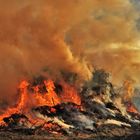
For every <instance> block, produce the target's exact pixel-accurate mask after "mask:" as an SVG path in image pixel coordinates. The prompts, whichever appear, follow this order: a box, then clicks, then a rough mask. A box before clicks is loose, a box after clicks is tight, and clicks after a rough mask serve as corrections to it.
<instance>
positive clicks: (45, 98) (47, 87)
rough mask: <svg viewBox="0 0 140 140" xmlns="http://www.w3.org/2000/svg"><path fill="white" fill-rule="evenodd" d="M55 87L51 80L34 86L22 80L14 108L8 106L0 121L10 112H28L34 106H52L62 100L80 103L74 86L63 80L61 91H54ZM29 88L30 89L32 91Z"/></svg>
mask: <svg viewBox="0 0 140 140" xmlns="http://www.w3.org/2000/svg"><path fill="white" fill-rule="evenodd" d="M42 87H44V90H43V91H41V90H40V89H41V88H42ZM55 88H56V87H55V85H54V82H53V81H52V80H47V81H46V80H44V81H43V82H42V83H41V84H38V85H36V86H32V84H30V83H28V82H27V81H22V82H21V83H20V85H19V91H20V98H19V101H18V104H17V106H16V107H14V108H8V109H7V111H6V112H5V113H4V114H3V115H1V116H0V121H2V119H3V118H5V117H8V116H10V115H11V114H15V113H26V114H28V113H29V112H30V111H31V109H32V108H33V107H36V106H43V105H47V106H51V107H53V106H55V105H57V104H60V103H63V102H72V103H75V104H78V105H80V104H81V101H80V97H79V96H78V93H77V92H76V90H75V88H74V87H72V86H69V85H67V84H66V83H64V82H63V83H62V88H63V91H61V93H59V95H58V93H57V92H56V91H55ZM30 89H32V91H31V90H30ZM53 111H55V110H54V109H53V108H52V112H53ZM30 116H31V115H30Z"/></svg>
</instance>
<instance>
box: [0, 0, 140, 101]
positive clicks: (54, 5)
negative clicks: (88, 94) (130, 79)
mask: <svg viewBox="0 0 140 140" xmlns="http://www.w3.org/2000/svg"><path fill="white" fill-rule="evenodd" d="M0 7H1V8H0V48H1V51H0V64H1V65H0V78H1V80H0V85H1V86H0V100H3V99H5V98H6V100H8V101H10V100H13V98H14V97H15V96H16V87H17V85H18V82H19V81H20V80H22V79H24V78H26V77H28V78H29V77H32V76H33V75H35V74H37V73H40V72H42V70H43V69H45V68H46V69H47V68H49V70H50V71H51V73H53V74H54V75H55V74H58V73H59V72H60V71H61V70H66V71H68V72H75V73H77V74H78V76H79V77H80V79H81V80H88V79H90V78H91V75H92V70H93V69H92V67H94V66H97V67H99V66H100V67H103V68H105V69H107V70H109V71H111V72H112V73H113V74H114V75H118V76H117V78H118V77H119V75H120V79H121V78H122V77H123V74H124V73H125V74H126V75H132V76H134V77H137V76H136V75H137V74H138V73H139V71H138V70H137V67H138V66H139V61H138V62H136V60H135V59H134V57H135V56H136V55H137V56H138V55H139V52H138V51H139V50H138V51H135V50H134V48H136V47H137V45H138V44H137V42H138V36H139V35H138V32H137V28H136V20H137V14H136V12H135V9H134V8H133V5H132V4H131V3H130V2H129V1H128V0H125V1H122V0H113V1H112V0H106V1H104V0H94V1H93V0H86V1H84V0H70V1H66V0H55V1H52V0H39V1H37V0H12V1H11V0H5V1H0ZM137 60H139V58H137ZM132 70H133V72H132ZM122 79H123V78H122ZM7 97H8V98H7Z"/></svg>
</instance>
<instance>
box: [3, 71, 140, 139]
mask: <svg viewBox="0 0 140 140" xmlns="http://www.w3.org/2000/svg"><path fill="white" fill-rule="evenodd" d="M109 78H110V74H108V73H107V72H105V71H104V70H96V71H95V72H94V77H93V79H92V80H91V81H90V82H87V83H85V84H84V85H83V86H82V87H81V89H80V88H79V89H78V88H77V87H75V86H74V84H73V83H70V82H66V80H63V81H60V80H59V81H53V80H50V79H47V78H45V77H41V76H40V77H39V78H36V79H34V80H33V81H22V82H21V83H20V85H19V87H18V94H19V99H18V102H17V104H16V105H15V106H14V107H10V108H8V109H7V110H6V111H4V112H3V114H1V116H0V133H4V132H8V133H10V134H11V133H12V134H13V133H14V134H15V133H16V134H17V133H18V134H19V133H20V134H22V135H26V136H33V135H36V136H41V135H43V136H44V137H45V136H46V137H47V136H50V135H51V136H54V137H57V136H58V137H60V138H62V137H67V136H70V137H71V138H72V137H75V136H76V137H78V138H80V137H82V138H85V139H87V138H95V139H96V138H97V139H98V138H101V139H103V138H110V139H113V137H115V138H117V137H118V138H121V137H123V136H124V135H125V136H126V135H131V134H133V132H134V131H137V132H138V130H139V128H140V114H139V111H138V110H137V108H136V107H135V106H134V104H133V103H132V101H131V95H132V94H133V87H132V86H131V83H130V82H129V81H126V82H125V83H124V85H123V88H115V87H114V86H113V85H112V83H111V82H110V79H109ZM58 137H57V139H58ZM3 138H4V136H3ZM15 139H16V136H15Z"/></svg>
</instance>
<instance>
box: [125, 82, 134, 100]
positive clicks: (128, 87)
mask: <svg viewBox="0 0 140 140" xmlns="http://www.w3.org/2000/svg"><path fill="white" fill-rule="evenodd" d="M123 87H124V97H123V99H124V101H125V102H128V101H131V99H132V97H133V95H134V88H133V84H132V82H131V81H125V82H124V85H123Z"/></svg>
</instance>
